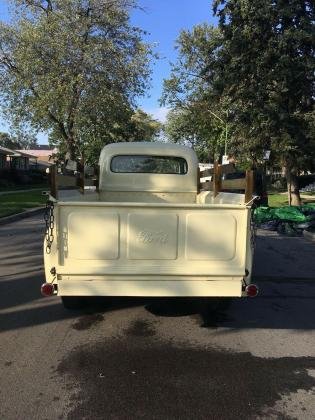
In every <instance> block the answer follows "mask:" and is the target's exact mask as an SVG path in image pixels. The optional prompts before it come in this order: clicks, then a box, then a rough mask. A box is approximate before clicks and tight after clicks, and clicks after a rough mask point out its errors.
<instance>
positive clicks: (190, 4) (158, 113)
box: [0, 0, 215, 143]
mask: <svg viewBox="0 0 315 420" xmlns="http://www.w3.org/2000/svg"><path fill="white" fill-rule="evenodd" d="M8 3H9V2H8V1H7V0H0V19H1V20H5V21H6V20H8V19H9V15H8ZM139 5H140V6H141V8H143V9H144V10H143V11H142V10H136V11H134V12H133V13H132V16H131V20H132V23H133V24H134V26H139V27H141V28H142V29H144V30H145V31H147V32H149V35H148V36H147V37H146V41H148V42H150V43H154V44H155V45H156V47H155V51H156V52H157V53H158V54H159V56H160V59H159V60H158V61H157V62H156V63H155V64H154V65H153V66H152V70H153V73H152V82H151V85H152V87H151V89H150V90H149V91H148V94H147V95H146V96H145V97H143V98H139V100H138V104H139V107H140V108H142V109H143V110H144V111H146V112H148V113H150V114H152V115H153V116H154V118H157V119H159V120H161V121H164V120H165V117H166V114H167V109H166V108H164V107H160V105H159V98H160V96H161V93H162V86H163V79H165V78H168V77H169V74H170V62H174V61H175V60H176V50H175V48H174V47H175V41H176V39H177V37H178V35H179V33H180V31H181V30H182V29H191V28H192V27H193V26H194V25H196V24H198V23H202V22H208V23H212V24H215V20H214V18H213V17H212V11H211V0H139ZM6 130H7V125H6V124H5V122H4V121H3V120H0V131H6ZM38 140H39V143H47V136H46V135H45V134H39V136H38Z"/></svg>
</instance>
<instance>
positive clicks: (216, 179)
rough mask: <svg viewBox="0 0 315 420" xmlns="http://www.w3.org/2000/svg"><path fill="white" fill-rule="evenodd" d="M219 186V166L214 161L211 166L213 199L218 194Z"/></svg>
mask: <svg viewBox="0 0 315 420" xmlns="http://www.w3.org/2000/svg"><path fill="white" fill-rule="evenodd" d="M221 184H222V183H221V166H220V165H219V164H218V162H217V161H215V162H214V166H213V197H216V196H217V195H218V194H219V192H220V190H221Z"/></svg>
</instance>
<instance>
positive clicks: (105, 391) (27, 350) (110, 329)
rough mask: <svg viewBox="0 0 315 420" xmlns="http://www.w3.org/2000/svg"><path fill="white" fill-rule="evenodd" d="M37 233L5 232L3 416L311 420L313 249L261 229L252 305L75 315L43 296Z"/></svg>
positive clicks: (146, 305) (110, 308)
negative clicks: (257, 289)
mask: <svg viewBox="0 0 315 420" xmlns="http://www.w3.org/2000/svg"><path fill="white" fill-rule="evenodd" d="M43 233H44V223H43V220H42V216H41V215H37V216H33V217H31V218H28V219H24V220H20V221H18V222H16V223H11V224H7V225H3V226H1V227H0V257H1V273H0V330H1V339H0V417H1V419H5V420H11V419H49V420H50V419H138V418H144V419H192V418H194V419H310V420H311V419H314V413H315V281H314V280H315V274H314V277H313V273H315V258H314V256H315V253H314V243H311V242H306V240H305V239H304V238H297V239H294V238H280V237H278V236H277V235H276V234H274V233H270V232H266V233H264V232H262V231H260V232H259V236H258V238H257V252H256V256H255V279H257V281H255V282H256V283H257V284H258V285H259V287H260V294H259V296H258V297H257V298H255V299H249V298H248V299H245V298H244V299H230V300H222V301H219V302H218V301H210V302H209V301H207V300H205V299H150V300H149V299H127V298H125V299H123V298H121V299H114V300H111V301H108V300H107V299H96V300H93V301H91V305H90V306H88V307H87V308H86V309H85V310H84V311H81V312H80V311H79V312H75V311H66V310H65V309H64V308H63V306H62V305H61V302H60V298H59V297H52V298H42V297H41V295H40V285H41V283H43V282H44V273H43V261H42V238H43ZM281 241H283V242H281ZM280 242H281V243H280ZM301 250H303V252H302V251H301ZM301 258H302V260H301Z"/></svg>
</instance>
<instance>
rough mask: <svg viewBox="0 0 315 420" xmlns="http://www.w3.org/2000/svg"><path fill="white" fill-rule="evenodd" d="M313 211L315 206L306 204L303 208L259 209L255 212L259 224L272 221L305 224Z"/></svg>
mask: <svg viewBox="0 0 315 420" xmlns="http://www.w3.org/2000/svg"><path fill="white" fill-rule="evenodd" d="M312 210H313V211H315V204H306V205H304V206H301V207H290V206H286V207H277V208H273V207H257V208H256V209H255V210H254V219H255V222H256V223H257V224H261V223H265V222H270V221H271V220H281V221H287V222H298V223H303V222H306V221H308V220H309V217H308V216H307V213H309V212H311V211H312Z"/></svg>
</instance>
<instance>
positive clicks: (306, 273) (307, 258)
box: [253, 229, 315, 281]
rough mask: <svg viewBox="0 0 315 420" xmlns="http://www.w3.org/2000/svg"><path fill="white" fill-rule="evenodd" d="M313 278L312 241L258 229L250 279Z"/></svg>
mask: <svg viewBox="0 0 315 420" xmlns="http://www.w3.org/2000/svg"><path fill="white" fill-rule="evenodd" d="M255 278H256V279H269V278H270V279H274V280H281V279H283V280H285V279H289V280H305V279H307V280H310V279H313V280H314V281H315V243H314V242H311V241H309V240H307V239H305V238H304V237H288V236H282V235H279V234H278V233H277V232H270V231H267V230H261V229H259V230H258V231H257V238H256V248H255V256H254V268H253V280H254V281H255Z"/></svg>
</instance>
